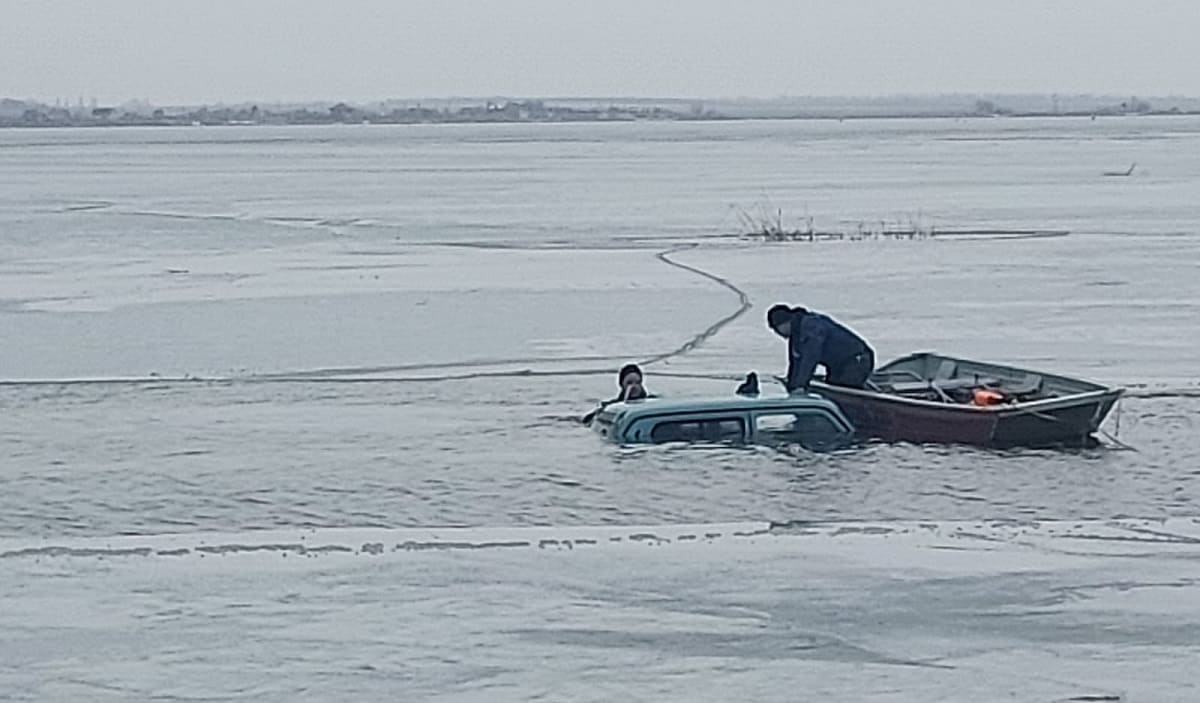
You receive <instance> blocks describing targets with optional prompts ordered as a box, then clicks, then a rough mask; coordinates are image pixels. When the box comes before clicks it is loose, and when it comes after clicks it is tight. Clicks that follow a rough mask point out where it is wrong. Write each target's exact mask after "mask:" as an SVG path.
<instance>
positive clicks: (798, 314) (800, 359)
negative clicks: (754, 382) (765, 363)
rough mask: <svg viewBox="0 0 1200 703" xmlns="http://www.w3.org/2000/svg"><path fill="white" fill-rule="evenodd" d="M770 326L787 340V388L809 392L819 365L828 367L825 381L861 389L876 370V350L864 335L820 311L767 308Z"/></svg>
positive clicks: (780, 307) (779, 307) (784, 307)
mask: <svg viewBox="0 0 1200 703" xmlns="http://www.w3.org/2000/svg"><path fill="white" fill-rule="evenodd" d="M767 325H769V326H770V327H771V329H772V330H774V331H775V334H777V335H779V336H780V337H783V338H784V339H786V340H788V373H787V389H788V392H789V393H795V392H797V391H807V390H808V383H809V381H811V380H812V376H813V372H814V371H815V370H816V368H817V364H821V365H822V366H824V367H825V369H826V371H827V373H826V374H825V382H826V383H828V384H830V385H833V386H848V387H850V388H862V387H863V385H864V384H865V383H866V381H867V377H869V376H870V375H871V372H872V371H873V370H874V369H875V352H874V351H873V350H872V349H871V347H870V346H869V345H868V344H867V343H866V342H865V341H863V339H862V338H861V337H859V336H858V335H857V334H855V333H854V332H852V331H851V330H850V329H848V328H847V327H845V326H843V325H841V324H839V323H838V322H836V321H834V320H833V319H832V318H830V317H828V316H826V315H822V314H821V313H817V312H812V311H809V310H805V309H804V308H792V307H788V306H787V305H776V306H774V307H772V308H771V309H770V310H768V311H767Z"/></svg>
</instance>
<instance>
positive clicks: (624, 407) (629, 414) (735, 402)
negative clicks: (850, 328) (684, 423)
mask: <svg viewBox="0 0 1200 703" xmlns="http://www.w3.org/2000/svg"><path fill="white" fill-rule="evenodd" d="M810 408H811V409H817V410H827V411H829V412H832V413H834V414H835V415H837V414H839V412H838V409H837V406H836V405H835V404H834V403H833V402H832V401H830V400H829V399H827V398H824V397H822V396H819V395H815V394H812V393H807V394H795V395H771V396H765V395H759V396H743V395H726V396H698V397H680V398H647V399H645V400H635V401H631V402H622V403H613V404H612V405H609V406H608V407H606V408H605V409H604V414H606V415H608V416H609V417H614V418H615V417H617V416H621V418H622V419H623V420H634V419H636V418H638V417H642V416H646V415H655V416H658V415H672V414H680V415H683V414H688V413H703V412H749V411H754V410H794V409H810Z"/></svg>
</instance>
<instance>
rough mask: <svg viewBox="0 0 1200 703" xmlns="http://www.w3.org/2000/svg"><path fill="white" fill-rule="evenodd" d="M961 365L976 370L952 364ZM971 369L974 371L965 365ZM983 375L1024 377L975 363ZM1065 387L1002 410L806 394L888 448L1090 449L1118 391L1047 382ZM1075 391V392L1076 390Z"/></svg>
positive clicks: (836, 392)
mask: <svg viewBox="0 0 1200 703" xmlns="http://www.w3.org/2000/svg"><path fill="white" fill-rule="evenodd" d="M942 359H948V357H934V356H930V355H914V356H913V357H906V358H905V359H902V360H898V361H897V362H893V363H892V364H888V365H886V366H884V367H883V368H882V369H881V371H883V370H887V369H889V368H892V369H895V368H916V363H917V362H918V361H919V362H920V363H921V364H924V365H927V366H928V365H930V360H933V361H940V360H942ZM954 361H957V362H961V364H962V365H963V366H967V365H969V364H974V363H975V362H968V361H966V360H954ZM971 368H974V367H971ZM979 368H980V369H986V370H988V371H989V372H993V373H997V372H998V373H1000V374H1003V373H1004V372H1006V371H1007V372H1011V373H1012V374H1013V375H1014V376H1019V375H1021V374H1028V373H1030V372H1028V371H1026V370H1024V369H1012V368H1010V367H1000V366H994V365H986V366H985V365H979ZM1047 378H1049V379H1052V380H1053V381H1054V382H1056V383H1058V384H1060V385H1061V386H1062V387H1063V390H1064V391H1065V392H1063V393H1062V394H1061V395H1058V396H1057V397H1051V398H1044V399H1039V400H1033V401H1028V402H1019V403H1011V404H1004V405H991V406H977V405H971V404H964V403H946V402H937V401H930V400H922V399H916V398H909V397H904V396H900V395H894V394H890V393H885V392H879V391H874V390H863V389H854V388H843V387H840V386H831V385H828V384H825V383H822V382H820V381H814V382H813V383H812V390H813V391H814V392H816V393H819V394H821V395H824V396H825V397H827V398H829V399H830V400H832V401H834V402H835V403H837V405H838V406H839V407H840V408H841V409H842V412H843V413H845V415H846V416H847V417H848V418H849V419H850V421H851V422H852V423H853V424H854V425H855V428H856V430H857V432H858V434H859V435H860V436H861V437H864V438H869V439H878V440H883V441H886V442H913V443H920V444H967V445H973V446H979V447H990V448H1007V447H1058V446H1070V447H1078V446H1094V445H1095V444H1096V442H1097V440H1096V438H1095V432H1096V431H1097V430H1099V428H1100V424H1101V423H1102V422H1103V421H1104V418H1105V417H1106V416H1107V415H1108V413H1109V411H1111V410H1112V407H1113V405H1114V404H1115V403H1116V402H1117V400H1119V399H1120V397H1121V395H1122V393H1123V392H1124V391H1123V389H1120V388H1108V387H1105V386H1100V385H1098V384H1091V383H1089V382H1086V381H1078V380H1076V379H1068V378H1065V377H1054V376H1047ZM1076 386H1077V387H1076Z"/></svg>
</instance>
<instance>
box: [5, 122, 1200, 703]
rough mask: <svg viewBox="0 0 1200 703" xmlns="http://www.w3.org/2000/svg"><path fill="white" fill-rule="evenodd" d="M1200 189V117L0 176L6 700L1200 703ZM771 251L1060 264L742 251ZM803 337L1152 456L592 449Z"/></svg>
mask: <svg viewBox="0 0 1200 703" xmlns="http://www.w3.org/2000/svg"><path fill="white" fill-rule="evenodd" d="M1197 154H1200V120H1197V119H1195V118H1153V119H1148V118H1141V119H1133V118H1131V119H1101V120H1096V121H1089V120H1073V119H1055V120H1003V119H1002V120H965V121H955V120H914V121H906V120H881V121H870V120H867V121H847V122H841V123H839V122H832V121H831V122H746V123H713V124H679V123H673V124H620V125H466V126H448V125H430V126H414V127H397V128H391V127H388V128H384V127H334V128H311V129H310V128H279V129H276V128H265V127H264V128H245V129H243V128H222V129H194V130H191V129H163V130H158V129H128V130H124V129H122V130H117V129H109V130H4V131H0V332H2V334H0V417H3V421H0V480H3V482H4V486H5V490H4V491H3V492H0V599H2V600H3V602H4V603H5V607H4V609H3V612H2V613H0V625H2V628H0V629H2V630H3V633H4V634H3V635H0V654H2V655H3V656H2V657H0V659H3V660H4V664H0V690H5V691H7V692H8V693H6V694H5V695H8V696H12V697H14V698H16V699H30V700H78V699H81V698H86V699H92V700H106V699H112V700H144V699H147V698H153V697H155V696H158V697H161V698H163V699H180V700H190V699H195V698H204V699H211V700H233V699H238V698H254V699H268V700H294V699H296V698H297V697H312V698H332V697H334V696H352V697H355V698H372V699H373V698H380V697H384V696H395V694H397V693H401V694H404V693H408V694H410V696H409V697H412V698H438V697H442V698H445V699H447V700H460V699H466V700H473V699H478V700H525V699H529V698H535V697H537V696H545V697H547V698H550V699H563V698H571V699H583V700H590V699H594V700H611V699H614V698H629V699H634V700H642V699H644V700H696V699H699V698H705V697H708V698H717V699H725V700H728V699H732V698H737V699H742V698H746V697H749V696H750V695H752V696H753V697H754V698H758V699H766V700H791V699H795V697H796V692H797V691H798V690H800V691H809V692H811V695H808V696H806V697H811V698H813V699H817V700H881V701H882V700H933V699H939V698H943V699H945V698H949V699H970V700H1029V701H1059V700H1063V701H1065V700H1072V697H1075V698H1074V699H1075V700H1110V699H1111V700H1129V701H1135V700H1137V701H1141V700H1181V699H1189V698H1192V697H1194V696H1195V685H1196V684H1197V683H1200V676H1197V675H1195V674H1193V673H1191V670H1192V668H1194V667H1192V668H1188V667H1185V665H1184V663H1185V662H1188V661H1189V660H1194V658H1195V656H1196V651H1195V650H1196V648H1197V644H1196V643H1197V642H1200V637H1198V636H1197V635H1200V631H1198V630H1197V626H1198V624H1200V617H1198V616H1200V609H1198V608H1197V605H1198V604H1197V601H1196V596H1195V593H1196V590H1195V578H1196V577H1197V573H1196V569H1195V567H1194V564H1195V563H1196V558H1197V556H1198V553H1197V551H1196V544H1198V543H1200V542H1198V541H1197V540H1200V531H1198V530H1197V528H1196V523H1195V518H1197V517H1198V516H1200V505H1198V502H1200V436H1198V434H1197V431H1196V426H1195V418H1196V411H1197V410H1198V409H1200V384H1198V377H1197V369H1198V368H1200V354H1198V353H1197V352H1196V349H1197V348H1198V345H1200V326H1198V325H1197V324H1196V320H1197V319H1200V277H1197V276H1196V262H1197V261H1200V232H1198V226H1197V223H1198V222H1200V201H1198V200H1197V199H1196V198H1195V195H1194V194H1195V193H1197V192H1200V156H1197ZM1135 161H1136V162H1137V163H1138V168H1137V169H1136V170H1135V171H1134V174H1133V175H1132V176H1130V177H1128V178H1113V177H1105V176H1103V175H1102V173H1103V172H1104V171H1109V170H1119V169H1121V168H1124V167H1127V166H1128V164H1129V163H1132V162H1135ZM760 207H765V208H774V209H776V210H782V213H783V219H784V223H785V224H786V225H790V226H793V227H799V226H802V225H803V219H804V217H806V216H811V217H812V218H813V220H814V222H815V224H816V225H817V226H818V227H823V228H836V229H842V230H845V231H854V230H856V228H857V227H858V226H859V223H863V225H864V226H868V227H871V226H878V223H880V222H888V223H893V224H895V223H902V224H907V223H909V222H917V223H920V224H922V225H926V226H936V227H943V228H988V229H1039V230H1067V231H1069V234H1067V235H1066V236H1058V237H1040V238H1017V239H1008V238H988V237H962V238H954V239H946V238H933V239H918V240H912V241H909V240H904V241H892V240H879V239H873V238H872V239H867V240H864V241H838V242H791V243H777V244H764V243H755V242H748V241H738V240H736V239H729V238H724V237H720V236H717V235H722V234H728V233H731V232H735V231H736V230H737V229H738V221H737V220H738V218H737V214H736V211H737V208H744V209H745V210H748V211H751V212H758V210H759V208H760ZM872 223H874V224H872ZM706 274H707V275H706ZM722 281H723V282H724V285H723V284H722ZM739 293H740V294H741V295H743V296H744V297H745V300H747V301H748V302H749V303H750V304H751V305H752V307H750V309H749V310H748V311H747V312H745V314H740V315H739V314H738V312H739V310H740V309H741V307H742V299H741V298H739ZM779 301H786V302H791V303H793V304H805V305H807V306H809V307H812V308H815V309H818V310H822V311H825V312H828V313H830V314H832V315H834V316H835V317H837V318H839V319H841V320H843V321H845V322H847V323H848V324H850V325H851V326H852V327H854V328H855V329H856V330H858V331H860V332H861V333H863V334H864V335H865V336H866V337H868V339H870V341H871V342H872V343H873V344H874V346H875V348H876V350H877V352H878V355H879V357H880V358H881V359H887V358H891V357H895V356H899V355H901V354H905V353H908V352H910V351H914V350H918V349H935V350H938V351H942V352H945V353H950V354H954V355H960V356H968V357H978V358H984V359H992V360H997V361H1004V362H1012V363H1015V364H1018V365H1028V366H1034V367H1038V368H1045V369H1047V370H1051V371H1057V372H1061V373H1065V374H1068V375H1080V376H1085V377H1089V378H1093V379H1095V380H1099V381H1102V382H1108V383H1115V384H1122V385H1125V386H1127V387H1128V388H1129V389H1130V394H1129V396H1128V397H1127V398H1126V399H1125V400H1123V401H1122V403H1121V406H1120V408H1119V410H1118V411H1116V412H1114V414H1113V416H1112V417H1111V418H1110V420H1109V423H1108V424H1107V425H1106V427H1105V429H1106V431H1108V432H1109V433H1110V434H1114V435H1117V436H1119V438H1120V440H1121V442H1123V443H1126V444H1128V445H1132V446H1133V447H1134V448H1135V449H1136V451H1130V450H1123V449H1120V448H1118V447H1117V446H1116V445H1109V446H1107V447H1105V448H1101V449H1097V450H1092V451H1081V452H1031V451H1014V452H1002V453H1001V452H985V451H977V450H971V449H964V448H947V447H918V446H882V445H874V446H869V447H865V448H862V449H858V450H854V451H851V452H845V453H839V454H834V455H822V456H812V455H804V454H801V455H790V454H781V453H779V452H776V451H772V450H766V449H761V448H749V449H733V448H728V449H714V448H708V449H699V448H690V449H689V448H678V447H654V448H648V449H631V448H621V447H615V446H611V445H606V444H604V443H602V442H601V441H600V440H599V439H598V438H596V437H595V436H593V435H592V434H591V433H590V431H588V430H586V429H585V428H582V427H580V426H579V425H578V424H577V423H572V422H570V421H569V420H567V419H565V418H568V417H569V416H572V415H578V414H581V413H582V412H585V411H586V410H587V409H589V408H590V407H591V406H592V405H593V404H594V403H595V402H596V401H597V400H599V399H601V398H605V397H609V396H611V395H612V394H613V393H614V392H615V382H614V376H615V370H616V368H617V367H619V366H620V365H621V364H622V363H624V362H626V361H630V360H640V361H649V362H651V363H648V364H647V366H646V370H647V374H648V378H647V382H648V385H649V386H650V387H651V389H652V390H654V391H656V392H660V393H667V394H685V393H690V392H697V391H704V392H727V391H731V390H732V388H733V386H734V385H736V383H735V382H732V381H728V380H722V379H721V378H720V377H734V376H738V375H741V374H744V373H745V372H746V371H749V370H757V371H758V372H759V373H760V374H770V373H778V372H779V371H781V370H782V368H783V366H784V364H785V359H784V350H783V345H782V343H781V342H780V341H779V340H777V339H776V338H774V337H773V336H772V335H771V334H770V333H769V332H768V331H767V329H766V327H765V325H764V323H763V319H762V317H763V314H764V312H765V309H766V308H767V307H769V306H770V305H771V304H773V303H775V302H779ZM692 342H699V344H697V345H695V346H694V347H693V345H692V344H691V343H692ZM1160 533H1161V534H1160ZM647 535H653V536H654V538H650V537H645V536H647ZM688 535H692V536H693V537H695V539H685V537H687V536H688ZM706 535H712V536H706ZM639 536H643V537H639ZM617 537H620V538H621V539H620V540H619V541H617V540H615V539H614V538H617ZM635 537H638V538H637V539H634V538H635ZM591 542H594V544H592V543H591ZM314 543H319V544H322V545H326V546H329V547H330V549H323V550H315V551H314V550H312V549H308V548H307V547H306V548H305V549H297V548H294V547H295V545H301V544H302V545H311V544H314ZM517 543H522V544H525V545H527V546H504V545H506V544H514V545H515V544H517ZM568 543H569V545H568ZM239 545H240V546H239ZM248 545H258V546H259V547H260V548H256V549H247V548H245V547H247V546H248ZM380 545H381V546H380ZM405 545H408V546H405ZM414 545H415V546H414ZM481 545H483V547H482V548H480V546H481ZM488 545H490V546H488ZM208 547H213V549H208ZM225 547H230V548H229V549H225ZM397 547H399V548H398V549H397ZM418 547H421V548H418ZM1189 658H1190V659H1189ZM1087 696H1093V697H1094V698H1090V699H1089V698H1086V697H1087ZM1096 696H1099V697H1096ZM1103 696H1115V697H1113V698H1103Z"/></svg>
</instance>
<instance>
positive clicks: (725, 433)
mask: <svg viewBox="0 0 1200 703" xmlns="http://www.w3.org/2000/svg"><path fill="white" fill-rule="evenodd" d="M592 428H593V429H594V430H595V431H596V432H597V433H599V434H600V435H601V436H603V437H606V438H608V439H610V440H612V441H614V442H620V443H622V444H642V443H653V444H659V443H664V442H725V443H732V444H770V445H780V444H789V445H790V444H799V445H800V446H802V447H804V448H806V449H811V450H815V451H827V450H831V449H839V448H842V447H845V446H846V445H848V444H849V443H850V442H851V441H852V439H853V436H854V428H853V426H852V425H851V424H850V421H849V420H847V419H846V416H845V415H844V414H842V411H841V410H840V409H839V408H838V406H837V405H836V404H834V403H833V402H831V401H829V400H827V399H825V398H822V397H821V396H818V395H812V394H795V395H778V396H732V397H730V396H723V397H715V398H713V397H708V398H671V399H667V398H647V399H645V400H635V401H629V402H624V403H613V404H611V405H608V406H606V407H605V408H604V409H603V410H601V411H600V412H598V413H597V414H596V417H595V419H594V420H593V421H592Z"/></svg>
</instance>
